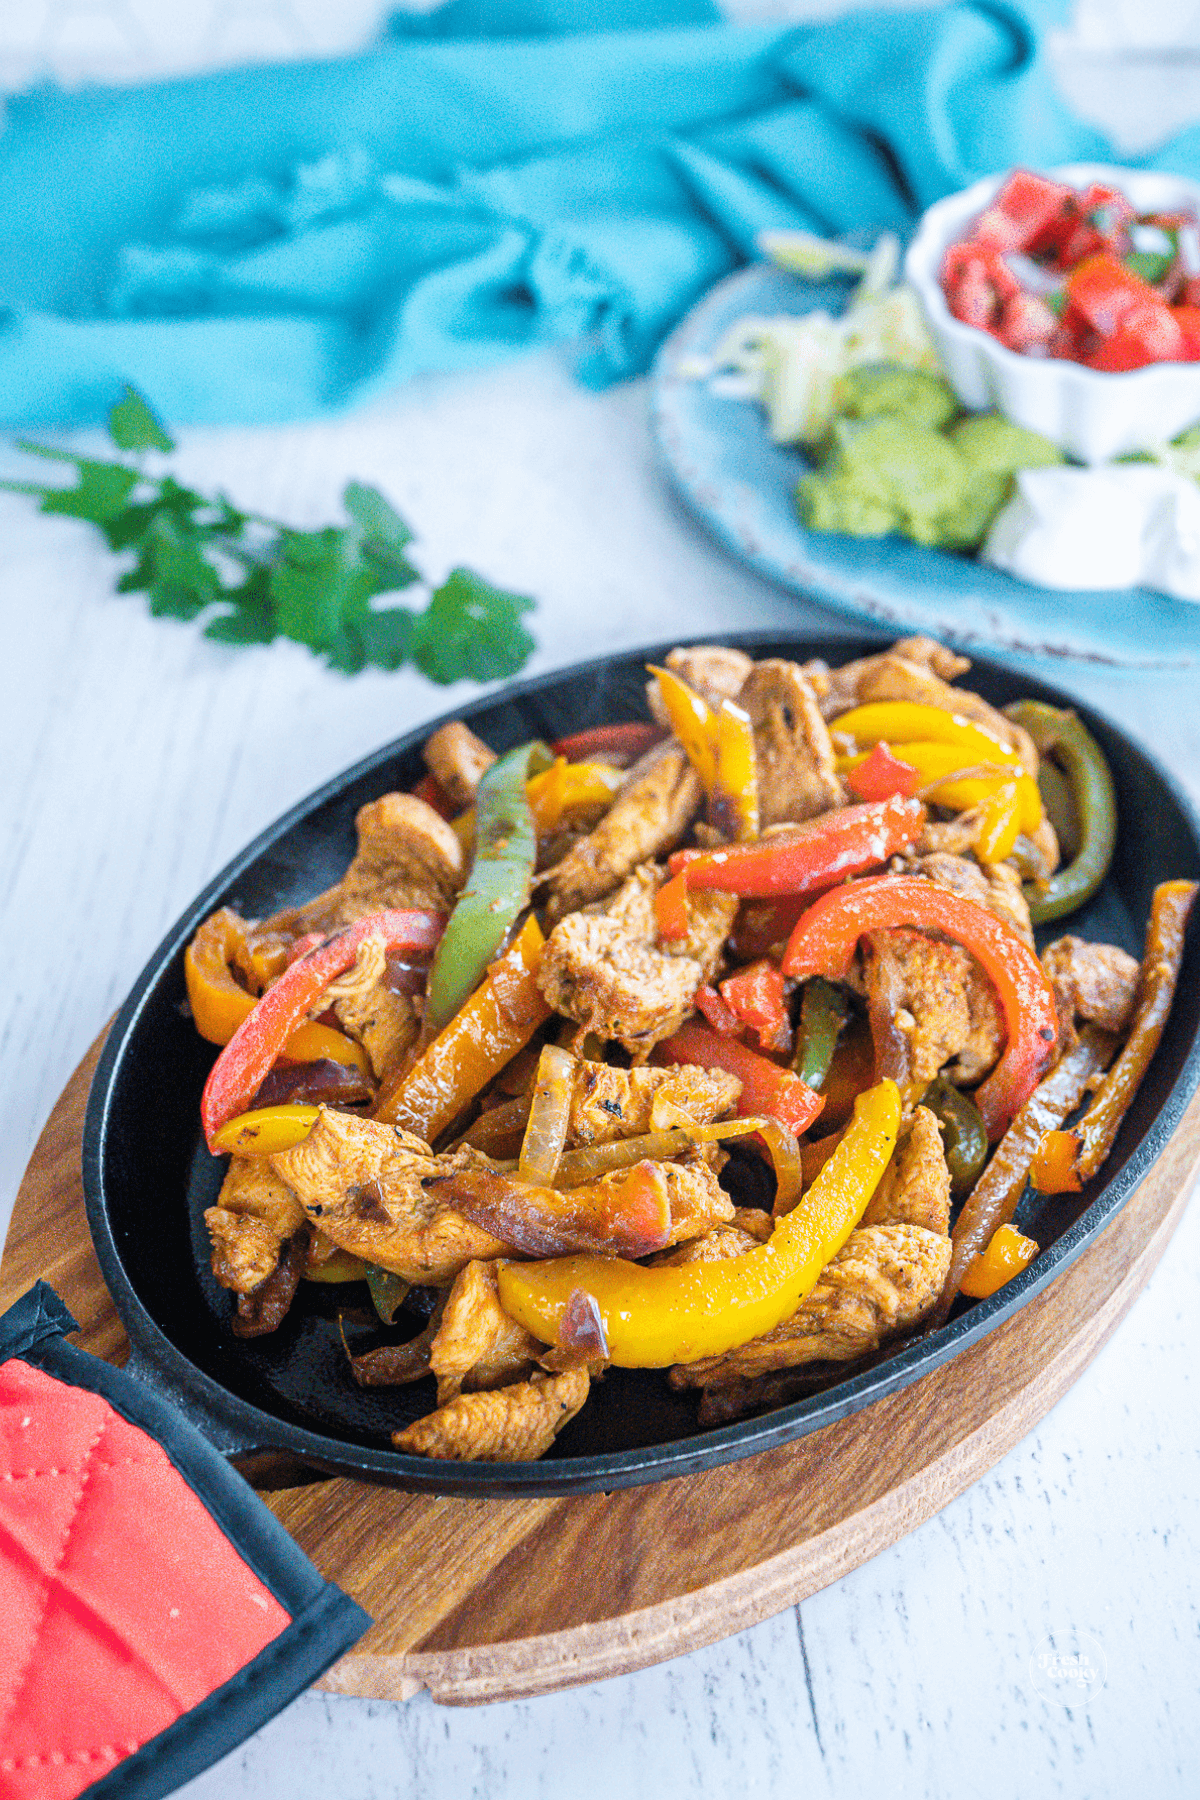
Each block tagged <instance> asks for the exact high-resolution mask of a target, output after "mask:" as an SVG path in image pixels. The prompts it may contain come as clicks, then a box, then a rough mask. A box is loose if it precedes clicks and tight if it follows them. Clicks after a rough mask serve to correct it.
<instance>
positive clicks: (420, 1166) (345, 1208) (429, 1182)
mask: <svg viewBox="0 0 1200 1800" xmlns="http://www.w3.org/2000/svg"><path fill="white" fill-rule="evenodd" d="M270 1161H271V1163H272V1164H273V1165H274V1168H275V1171H276V1173H277V1174H278V1175H279V1177H280V1178H281V1179H282V1180H283V1181H285V1182H286V1183H287V1185H288V1187H289V1188H291V1190H292V1192H293V1193H294V1194H295V1196H296V1198H297V1199H298V1200H299V1202H300V1204H301V1206H302V1207H303V1208H304V1211H305V1214H306V1215H307V1217H308V1218H309V1219H311V1220H312V1221H313V1223H314V1224H316V1225H319V1227H320V1229H321V1230H322V1231H323V1232H324V1233H325V1234H326V1236H327V1237H330V1238H332V1239H333V1241H334V1243H335V1244H337V1245H338V1246H339V1248H341V1249H343V1250H348V1251H350V1253H351V1255H353V1256H361V1257H362V1258H363V1260H364V1261H365V1262H372V1263H376V1264H378V1266H379V1267H380V1268H381V1269H388V1270H390V1271H391V1272H392V1274H394V1275H402V1276H403V1277H404V1279H405V1280H406V1281H412V1282H422V1283H428V1284H430V1285H432V1286H434V1287H444V1286H446V1285H447V1284H448V1283H449V1282H451V1281H453V1279H454V1277H455V1276H456V1275H457V1274H458V1272H459V1270H460V1269H462V1268H464V1267H465V1266H466V1264H467V1263H469V1262H471V1261H475V1260H480V1259H489V1258H492V1257H496V1256H503V1255H504V1254H505V1253H506V1250H507V1246H506V1245H505V1244H503V1243H502V1242H501V1241H500V1239H499V1238H495V1237H492V1236H491V1234H490V1233H489V1232H486V1231H484V1230H482V1229H481V1228H480V1227H479V1226H478V1225H472V1224H471V1223H470V1221H469V1220H467V1219H464V1218H463V1217H462V1215H461V1214H460V1213H456V1212H455V1211H453V1209H452V1208H450V1207H448V1206H447V1205H446V1204H445V1203H444V1201H443V1200H441V1199H440V1198H439V1197H438V1190H437V1182H438V1178H439V1177H442V1176H445V1175H447V1174H449V1173H453V1172H455V1171H457V1170H458V1169H462V1168H470V1167H477V1166H479V1164H480V1163H481V1162H483V1163H484V1166H487V1165H486V1161H485V1159H482V1158H480V1157H479V1155H478V1153H477V1152H476V1151H473V1150H470V1149H467V1148H463V1149H461V1150H456V1151H455V1152H454V1153H453V1155H451V1156H434V1154H433V1152H432V1151H431V1150H430V1148H429V1146H428V1144H423V1143H422V1142H421V1140H420V1139H419V1138H415V1137H413V1136H412V1135H411V1133H409V1132H407V1131H402V1130H401V1129H400V1128H399V1126H394V1125H382V1124H380V1123H379V1122H378V1121H377V1120H374V1119H360V1118H357V1117H355V1116H354V1115H353V1114H351V1113H339V1112H331V1111H330V1110H329V1108H328V1107H322V1108H321V1111H320V1114H319V1116H318V1118H317V1123H316V1124H315V1125H314V1126H313V1128H312V1130H311V1131H310V1132H309V1134H308V1136H307V1137H306V1138H305V1139H304V1141H303V1142H302V1143H299V1144H297V1145H295V1146H294V1148H293V1149H291V1150H282V1151H280V1152H279V1154H278V1155H276V1156H273V1157H271V1158H270Z"/></svg>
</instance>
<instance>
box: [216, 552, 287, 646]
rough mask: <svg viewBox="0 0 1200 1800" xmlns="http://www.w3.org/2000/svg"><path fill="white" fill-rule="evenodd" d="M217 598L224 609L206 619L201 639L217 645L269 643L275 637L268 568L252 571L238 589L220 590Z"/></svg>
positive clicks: (276, 633) (276, 629) (273, 609)
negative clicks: (211, 641) (213, 639)
mask: <svg viewBox="0 0 1200 1800" xmlns="http://www.w3.org/2000/svg"><path fill="white" fill-rule="evenodd" d="M220 599H221V601H222V602H223V603H224V604H225V606H226V608H227V610H226V611H223V612H220V613H218V614H217V616H216V618H214V619H210V620H209V622H208V624H207V625H206V626H205V627H204V635H205V637H209V638H215V639H216V641H217V642H218V643H219V644H269V643H271V642H272V641H273V640H274V639H275V638H277V637H278V636H279V631H278V628H277V626H276V624H275V605H274V602H273V601H272V599H271V571H270V569H267V568H257V569H252V570H251V571H250V573H249V575H247V577H246V579H245V581H243V582H242V583H241V585H240V586H238V587H231V588H223V589H222V591H221V594H220Z"/></svg>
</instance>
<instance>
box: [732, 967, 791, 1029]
mask: <svg viewBox="0 0 1200 1800" xmlns="http://www.w3.org/2000/svg"><path fill="white" fill-rule="evenodd" d="M720 992H721V998H722V1000H724V1002H725V1004H726V1006H728V1007H729V1009H730V1010H731V1012H733V1013H734V1014H736V1016H737V1018H738V1019H739V1020H740V1022H741V1023H742V1024H743V1025H748V1026H749V1027H750V1029H751V1031H756V1032H757V1033H758V1041H759V1043H760V1044H761V1045H762V1047H763V1049H764V1050H779V1051H784V1050H790V1048H791V1043H792V1026H791V1020H790V1019H789V1018H788V1014H787V1004H786V1000H785V994H784V986H783V975H782V973H781V971H780V969H779V966H778V964H776V963H773V962H772V961H771V960H770V958H769V957H766V956H764V957H761V958H760V959H759V961H758V962H753V963H750V964H748V965H747V967H746V968H744V969H739V970H738V971H737V973H736V974H735V975H730V976H729V977H728V979H727V980H725V981H723V982H722V983H721V990H720Z"/></svg>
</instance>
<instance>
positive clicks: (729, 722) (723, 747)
mask: <svg viewBox="0 0 1200 1800" xmlns="http://www.w3.org/2000/svg"><path fill="white" fill-rule="evenodd" d="M716 722H717V778H716V781H715V782H714V784H713V789H712V792H711V793H710V794H709V796H708V816H709V819H710V821H711V823H712V824H713V825H715V826H716V828H717V830H718V831H720V832H722V833H723V834H724V836H725V837H727V838H732V839H733V841H734V843H735V844H747V843H751V842H753V840H754V839H755V838H756V837H757V836H758V764H757V762H756V760H755V755H754V727H753V725H751V723H750V718H749V714H747V713H744V712H743V711H742V709H741V707H740V706H735V705H734V703H733V701H732V700H722V702H721V707H720V711H719V712H718V713H717V714H716Z"/></svg>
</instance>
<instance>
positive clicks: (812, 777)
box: [738, 658, 846, 830]
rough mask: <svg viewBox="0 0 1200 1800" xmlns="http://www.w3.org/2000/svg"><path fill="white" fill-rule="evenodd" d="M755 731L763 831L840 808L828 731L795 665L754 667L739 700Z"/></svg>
mask: <svg viewBox="0 0 1200 1800" xmlns="http://www.w3.org/2000/svg"><path fill="white" fill-rule="evenodd" d="M738 705H739V706H740V707H741V708H742V710H743V711H744V712H746V713H748V714H749V716H750V722H751V724H752V725H753V727H754V757H755V762H756V763H757V766H758V815H759V824H760V826H761V827H762V829H763V830H765V829H766V827H767V826H768V825H780V824H784V823H789V822H798V821H800V820H803V819H811V818H814V817H815V816H816V815H817V814H818V813H823V812H828V811H829V810H830V809H831V808H832V807H835V806H844V805H845V803H846V793H845V789H844V788H843V787H842V783H841V781H840V779H839V777H838V775H837V772H836V770H835V768H834V754H833V745H832V743H831V742H830V737H829V728H828V726H827V725H826V723H825V721H824V719H823V718H822V717H821V713H820V709H819V707H818V706H817V702H816V697H815V696H814V694H813V690H812V688H811V687H810V685H809V683H808V680H807V678H806V677H805V674H804V671H803V670H802V669H801V668H800V666H799V664H798V663H792V662H784V661H782V660H779V659H777V658H770V659H768V660H767V661H765V662H759V663H755V664H754V667H753V668H752V669H751V671H750V673H749V675H748V676H747V677H746V681H745V683H744V685H743V687H742V689H741V692H740V693H739V694H738Z"/></svg>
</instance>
